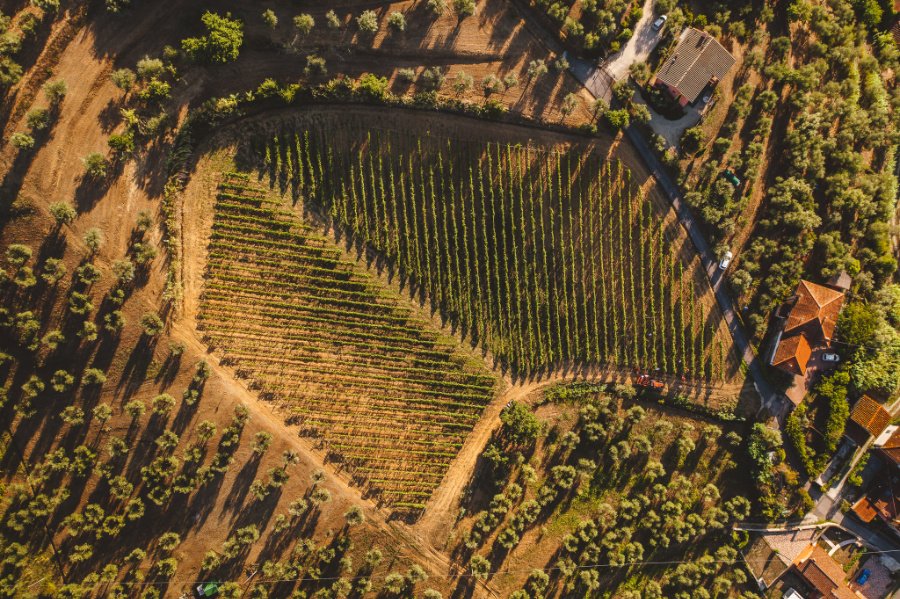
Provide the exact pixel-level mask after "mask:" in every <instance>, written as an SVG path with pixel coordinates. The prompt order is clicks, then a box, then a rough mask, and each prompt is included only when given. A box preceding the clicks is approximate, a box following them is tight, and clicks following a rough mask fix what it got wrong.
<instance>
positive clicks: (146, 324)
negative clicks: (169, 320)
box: [141, 312, 164, 337]
mask: <svg viewBox="0 0 900 599" xmlns="http://www.w3.org/2000/svg"><path fill="white" fill-rule="evenodd" d="M141 328H142V329H143V330H144V334H145V335H147V336H148V337H155V336H157V335H159V334H160V333H162V331H163V328H164V324H163V321H162V319H161V318H160V317H159V314H157V313H156V312H147V313H146V314H144V315H143V316H141Z"/></svg>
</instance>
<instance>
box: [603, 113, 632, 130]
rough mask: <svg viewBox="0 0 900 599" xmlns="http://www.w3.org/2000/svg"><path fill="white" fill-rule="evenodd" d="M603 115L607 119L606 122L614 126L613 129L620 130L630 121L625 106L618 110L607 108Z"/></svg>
mask: <svg viewBox="0 0 900 599" xmlns="http://www.w3.org/2000/svg"><path fill="white" fill-rule="evenodd" d="M603 117H604V118H605V119H606V124H607V125H609V126H610V128H612V130H613V131H619V130H622V129H626V128H627V127H628V125H629V124H631V123H630V118H631V117H630V116H629V115H628V111H627V110H625V109H624V108H620V109H618V110H607V111H606V112H605V113H604V114H603Z"/></svg>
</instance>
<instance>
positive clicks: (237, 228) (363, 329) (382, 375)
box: [199, 173, 496, 511]
mask: <svg viewBox="0 0 900 599" xmlns="http://www.w3.org/2000/svg"><path fill="white" fill-rule="evenodd" d="M200 308H201V309H200V315H199V317H200V324H199V326H200V328H201V329H202V331H203V333H204V335H205V336H206V339H207V341H208V342H209V344H210V345H211V346H212V347H215V348H218V349H220V350H222V352H223V353H224V361H225V362H226V363H232V364H235V365H236V368H237V373H238V375H240V376H243V377H246V378H247V379H249V380H250V381H251V382H252V385H253V386H254V387H255V388H257V389H258V390H259V392H260V394H261V395H262V396H263V397H266V398H269V399H272V400H276V401H278V402H279V405H280V406H281V407H282V408H284V409H285V410H286V411H287V412H288V414H289V420H290V421H291V422H294V423H298V424H299V425H300V426H301V427H302V431H303V433H304V434H309V435H313V436H317V437H320V438H321V439H322V440H323V442H324V443H325V445H326V447H327V449H328V451H329V453H330V454H331V456H332V457H333V458H334V459H336V460H339V461H341V462H343V463H344V464H345V466H346V468H348V469H349V470H350V472H352V474H353V475H354V476H355V477H356V478H357V479H358V481H359V482H364V483H365V484H366V485H367V488H368V490H369V492H370V493H371V494H373V495H375V496H376V497H377V499H378V500H380V501H381V502H383V503H385V504H389V505H391V506H392V507H393V508H395V509H397V510H401V511H402V510H417V509H421V508H422V507H424V503H425V501H426V500H427V498H428V497H429V495H430V494H431V492H432V490H433V489H434V488H435V487H436V486H437V485H438V484H439V482H440V481H441V478H442V477H443V475H444V473H445V471H446V469H447V468H448V465H449V463H450V461H451V460H452V459H453V458H454V456H455V455H456V453H457V451H458V449H459V448H460V447H461V446H462V443H463V440H464V439H465V436H466V434H467V433H468V431H469V430H471V428H472V427H473V426H474V424H475V422H476V420H477V419H478V418H479V416H480V414H481V412H482V409H483V407H484V406H485V405H486V404H487V403H488V402H489V401H490V400H491V398H492V397H493V396H494V392H495V384H496V380H495V379H494V377H493V376H492V375H491V374H490V373H489V372H487V371H486V370H485V368H484V366H483V365H482V364H480V363H478V362H477V361H473V360H471V359H470V358H467V357H466V356H464V355H463V354H461V353H459V351H458V350H457V349H455V346H454V345H453V343H452V342H448V341H447V340H441V339H440V338H439V336H438V334H437V333H435V332H432V330H433V327H430V325H429V324H428V323H426V322H425V320H424V319H422V318H417V317H416V316H415V315H414V314H413V313H412V312H411V309H410V308H409V307H408V305H407V304H405V303H404V302H402V301H401V299H400V298H399V297H398V296H397V295H396V294H393V295H391V293H390V292H389V291H388V290H387V289H386V288H384V287H383V286H379V284H378V283H377V282H376V281H374V280H373V279H371V278H370V276H369V275H367V274H366V273H365V272H364V271H362V270H360V269H359V268H358V267H357V266H356V264H355V263H354V262H352V261H349V260H346V259H343V257H342V254H341V250H340V249H339V248H338V247H336V246H335V245H334V244H333V243H332V242H331V241H330V240H328V239H326V238H325V237H322V236H321V235H319V234H317V233H316V232H315V231H314V230H313V229H312V228H311V227H310V226H308V225H306V224H304V223H302V222H301V220H300V219H299V217H298V216H297V215H295V213H293V212H292V211H290V210H288V209H286V208H284V207H282V205H281V202H280V201H279V200H275V199H270V198H268V197H267V193H266V192H265V191H264V190H261V189H260V188H259V187H258V186H254V185H252V184H250V183H249V181H248V178H247V176H246V175H241V174H236V173H230V174H227V175H226V176H225V178H224V181H223V182H222V183H221V185H220V187H219V193H218V196H217V201H216V205H215V215H214V221H213V229H212V233H211V238H210V243H209V257H208V265H207V278H206V284H205V289H204V291H203V295H202V298H201V306H200Z"/></svg>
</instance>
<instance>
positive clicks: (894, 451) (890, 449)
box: [881, 428, 900, 466]
mask: <svg viewBox="0 0 900 599" xmlns="http://www.w3.org/2000/svg"><path fill="white" fill-rule="evenodd" d="M881 452H882V453H883V454H884V455H885V457H887V458H888V459H889V460H891V461H893V462H894V464H897V465H898V466H900V428H898V429H897V430H896V431H894V434H893V435H891V438H890V439H888V440H887V441H885V443H884V445H882V446H881Z"/></svg>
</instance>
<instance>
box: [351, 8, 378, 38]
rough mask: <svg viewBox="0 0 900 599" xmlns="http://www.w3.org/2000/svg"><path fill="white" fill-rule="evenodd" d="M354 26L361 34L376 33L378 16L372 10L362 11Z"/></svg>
mask: <svg viewBox="0 0 900 599" xmlns="http://www.w3.org/2000/svg"><path fill="white" fill-rule="evenodd" d="M356 26H357V27H359V30H360V31H361V32H362V33H367V34H372V33H375V32H376V31H378V15H377V14H376V13H375V11H374V10H366V11H363V13H362V14H361V15H359V16H358V17H356Z"/></svg>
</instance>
